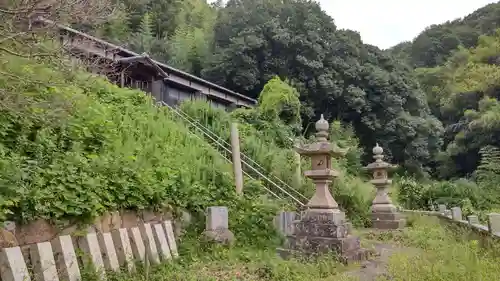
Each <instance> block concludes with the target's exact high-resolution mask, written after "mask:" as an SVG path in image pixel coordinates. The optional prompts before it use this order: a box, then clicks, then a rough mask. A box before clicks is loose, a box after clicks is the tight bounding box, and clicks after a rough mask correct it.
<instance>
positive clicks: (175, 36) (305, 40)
mask: <svg viewBox="0 0 500 281" xmlns="http://www.w3.org/2000/svg"><path fill="white" fill-rule="evenodd" d="M124 3H125V4H124V6H122V11H123V12H122V13H118V14H117V16H116V17H114V18H112V19H111V20H110V21H109V22H108V23H107V24H104V25H103V26H99V27H97V28H96V30H95V31H94V32H95V33H97V34H98V35H99V36H103V37H106V38H108V39H110V40H115V41H118V42H120V44H122V45H123V44H124V45H125V46H128V47H130V48H133V49H135V50H137V51H141V52H142V51H146V52H149V53H150V54H152V56H153V57H156V58H157V59H159V60H162V61H166V62H168V63H170V64H172V65H173V66H174V67H178V68H180V69H182V70H185V71H188V72H192V73H194V74H200V75H202V77H204V78H206V79H208V80H210V81H213V82H215V83H218V84H221V85H223V86H226V87H228V88H230V89H232V90H235V91H239V92H242V93H245V94H247V95H249V96H252V97H256V98H257V97H258V96H259V94H260V93H261V92H262V90H263V89H264V85H265V84H266V83H267V82H268V81H269V80H271V79H272V78H273V77H276V76H278V77H280V78H281V79H286V80H288V81H289V83H290V85H292V86H293V87H294V88H295V89H297V92H298V93H299V95H298V98H299V100H300V102H301V104H302V106H301V112H300V113H301V116H300V117H301V120H302V123H303V125H304V126H303V128H304V130H305V133H306V134H308V133H310V129H311V126H309V124H310V123H311V122H314V121H316V118H317V117H319V114H325V116H326V118H328V119H330V120H333V119H335V120H340V121H342V122H345V123H350V124H351V125H352V128H353V129H354V132H355V133H356V135H357V136H358V138H359V140H360V145H361V146H362V147H363V148H365V149H366V152H368V151H369V150H370V149H371V147H373V145H375V142H377V141H378V142H380V143H382V144H383V145H384V146H385V147H386V148H387V153H388V155H389V157H390V158H391V159H393V160H394V161H395V162H398V163H400V164H404V166H405V167H406V168H408V169H411V171H412V172H417V173H422V172H424V171H425V166H427V165H428V164H429V163H430V162H432V159H433V157H434V156H435V155H436V154H437V152H438V149H439V147H440V145H441V139H440V135H441V133H442V127H441V124H440V122H439V121H438V120H437V119H436V118H434V117H433V116H432V115H430V111H429V108H428V106H427V101H426V97H425V94H424V92H422V91H421V90H420V88H419V86H418V84H417V83H416V81H415V80H414V79H413V78H412V73H411V69H410V68H408V67H406V66H404V65H402V64H399V63H398V62H397V61H396V60H395V59H393V58H392V57H391V56H389V55H387V54H385V53H384V52H382V51H381V50H379V49H377V48H376V47H373V46H369V45H365V44H363V43H362V41H361V38H360V36H359V34H357V33H355V32H352V31H349V30H337V28H336V26H335V24H334V23H333V20H332V18H331V17H329V16H328V15H327V14H326V13H325V12H324V11H323V10H321V8H320V6H319V5H318V4H317V3H316V2H314V1H306V0H290V1H279V0H258V1H254V0H243V1H227V2H226V3H225V5H220V3H219V4H215V5H212V6H210V5H208V4H206V3H205V2H204V1H202V0H190V1H172V0H171V1H160V0H150V1H146V2H141V3H135V2H134V3H129V2H127V1H125V2H124ZM173 14H175V15H176V16H168V15H173ZM117 21H118V23H117ZM123 26H125V27H126V28H127V29H128V31H127V32H123ZM294 114H295V113H294ZM293 118H294V119H295V120H298V118H297V116H294V117H293ZM367 159H369V158H368V157H366V159H365V160H367Z"/></svg>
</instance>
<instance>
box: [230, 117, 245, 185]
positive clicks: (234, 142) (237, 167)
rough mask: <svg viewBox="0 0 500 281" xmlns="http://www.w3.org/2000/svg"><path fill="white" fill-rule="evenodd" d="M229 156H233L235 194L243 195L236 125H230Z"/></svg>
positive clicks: (238, 138)
mask: <svg viewBox="0 0 500 281" xmlns="http://www.w3.org/2000/svg"><path fill="white" fill-rule="evenodd" d="M231 152H232V153H231V154H232V155H233V169H234V181H235V185H236V193H238V194H242V193H243V171H242V169H241V158H240V137H239V135H238V124H236V123H231Z"/></svg>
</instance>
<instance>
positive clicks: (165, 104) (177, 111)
mask: <svg viewBox="0 0 500 281" xmlns="http://www.w3.org/2000/svg"><path fill="white" fill-rule="evenodd" d="M159 104H161V105H164V106H167V107H168V108H169V109H170V110H172V111H173V112H174V113H176V114H177V115H178V116H179V117H181V118H182V119H184V121H187V122H188V123H189V124H190V125H192V126H194V127H195V128H196V129H198V130H199V131H201V132H202V133H203V134H204V135H205V136H206V137H208V138H209V139H211V140H212V141H213V142H215V143H216V144H217V145H218V146H219V147H221V148H222V149H224V150H225V151H226V152H229V153H231V154H232V151H231V150H230V149H228V148H227V147H225V146H224V145H223V144H221V143H220V142H219V141H218V140H216V139H214V137H212V136H210V134H208V133H207V132H205V131H204V130H203V129H201V128H200V127H203V125H201V124H200V125H199V126H197V125H195V124H194V123H193V122H191V121H190V120H189V119H188V118H186V117H185V116H183V114H186V113H184V112H183V114H182V113H180V112H179V111H181V110H180V109H176V108H173V107H172V106H170V105H169V104H167V103H165V102H163V101H160V102H159ZM198 124H199V122H198ZM203 128H204V129H205V130H207V131H210V130H209V129H207V128H205V127H203ZM211 133H212V134H214V133H213V132H211ZM214 135H215V134H214ZM217 138H218V139H220V140H222V139H221V138H220V137H218V136H217ZM224 158H225V159H226V160H227V161H229V160H228V159H227V158H226V157H224ZM229 162H230V163H232V161H229ZM241 162H242V163H243V164H244V165H245V166H247V167H248V168H250V169H251V170H253V171H254V172H255V173H256V174H257V175H259V176H260V177H262V178H263V179H265V180H266V181H267V182H269V183H270V184H271V185H273V186H274V187H276V188H278V189H279V190H280V191H282V192H283V193H285V194H286V195H288V196H289V197H290V198H291V199H292V200H294V201H295V202H297V203H298V204H299V205H301V206H304V205H305V204H304V203H303V202H301V201H300V200H299V199H297V198H295V196H293V195H291V194H290V193H289V192H287V191H286V190H284V189H283V188H282V187H280V186H279V185H277V184H276V183H275V182H273V181H272V180H270V179H269V178H268V177H266V176H265V175H263V174H262V173H261V172H260V171H258V170H257V169H255V168H254V167H252V166H251V165H250V164H248V163H247V162H246V161H244V160H241ZM245 174H246V175H248V174H247V173H246V172H245ZM250 178H251V177H250ZM252 179H253V178H252ZM266 190H267V191H270V190H269V189H267V188H266ZM296 192H297V191H296ZM274 195H275V196H277V195H276V194H274ZM278 198H279V197H278ZM280 199H281V198H280Z"/></svg>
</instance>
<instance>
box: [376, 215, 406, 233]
mask: <svg viewBox="0 0 500 281" xmlns="http://www.w3.org/2000/svg"><path fill="white" fill-rule="evenodd" d="M405 225H406V220H405V219H404V216H403V215H401V214H400V213H378V212H376V213H375V212H374V213H372V227H373V228H376V229H399V228H404V227H405Z"/></svg>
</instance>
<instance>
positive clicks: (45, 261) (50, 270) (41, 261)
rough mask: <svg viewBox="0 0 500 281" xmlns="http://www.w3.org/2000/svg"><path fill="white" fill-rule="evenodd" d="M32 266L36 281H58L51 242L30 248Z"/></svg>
mask: <svg viewBox="0 0 500 281" xmlns="http://www.w3.org/2000/svg"><path fill="white" fill-rule="evenodd" d="M30 257H31V265H32V266H33V273H34V279H35V280H36V281H58V280H59V276H58V274H57V267H56V261H55V259H54V252H53V251H52V245H51V244H50V242H43V243H37V244H34V245H31V246H30Z"/></svg>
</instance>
